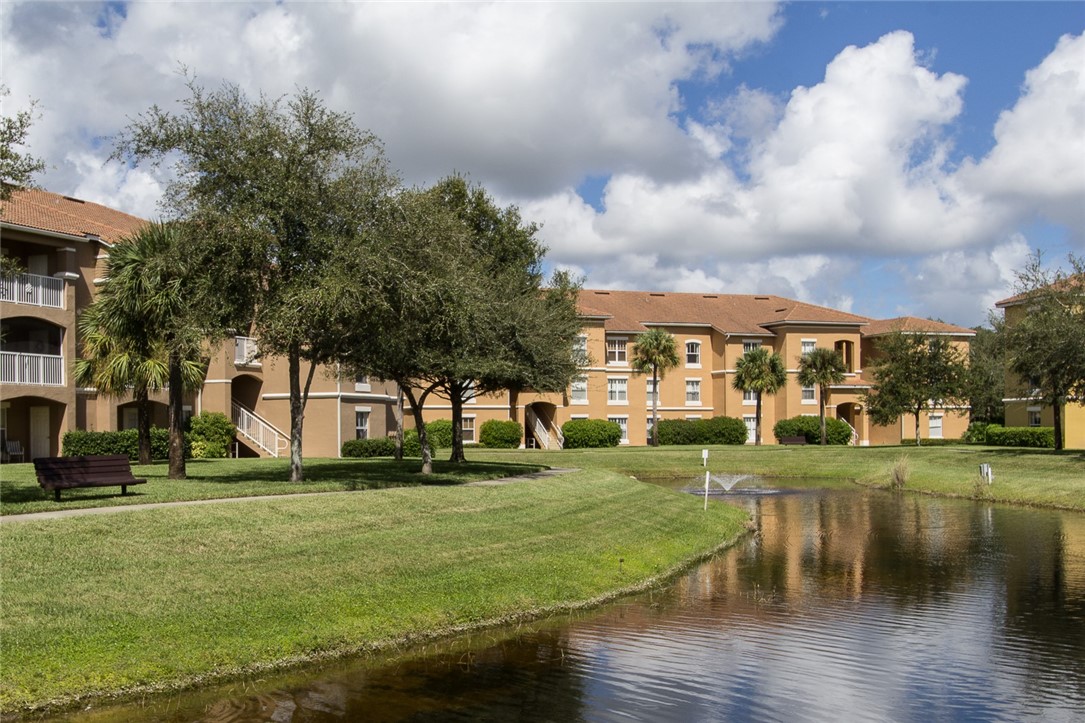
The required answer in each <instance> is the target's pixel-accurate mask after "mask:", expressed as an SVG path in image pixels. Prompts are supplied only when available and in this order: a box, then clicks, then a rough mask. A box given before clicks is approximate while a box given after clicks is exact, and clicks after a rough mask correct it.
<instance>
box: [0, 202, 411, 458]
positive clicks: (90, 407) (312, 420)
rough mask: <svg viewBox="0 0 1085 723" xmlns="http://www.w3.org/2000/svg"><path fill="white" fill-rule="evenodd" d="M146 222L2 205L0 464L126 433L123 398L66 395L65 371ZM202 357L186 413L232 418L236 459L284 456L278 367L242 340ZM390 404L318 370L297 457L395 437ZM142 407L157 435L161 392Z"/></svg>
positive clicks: (131, 422) (102, 210) (81, 209)
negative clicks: (110, 262)
mask: <svg viewBox="0 0 1085 723" xmlns="http://www.w3.org/2000/svg"><path fill="white" fill-rule="evenodd" d="M145 223H146V221H145V220H144V219H141V218H137V217H135V216H132V215H129V214H126V213H123V212H121V211H117V210H114V209H111V208H108V207H106V206H102V205H99V204H95V203H89V202H86V201H82V200H80V199H77V198H71V197H67V196H61V195H58V194H55V193H49V192H46V191H40V190H29V191H19V192H17V193H15V194H14V195H13V196H12V198H11V199H10V200H9V201H7V202H5V203H4V204H3V208H2V210H0V251H2V253H3V254H4V256H6V257H8V258H10V259H13V260H15V261H17V262H18V264H19V266H20V267H22V269H23V270H24V273H18V274H13V275H9V276H5V277H3V278H2V279H0V437H2V443H0V451H2V452H3V456H4V458H5V459H9V458H10V459H13V460H14V461H20V460H30V459H33V458H34V457H48V456H56V455H59V454H60V453H61V445H62V439H63V435H64V433H65V432H67V431H69V430H74V429H85V430H90V431H110V430H119V429H128V428H133V427H135V426H136V409H135V405H134V403H133V400H132V399H131V398H130V397H121V398H111V397H107V396H105V395H104V394H100V393H99V392H98V390H96V389H84V388H76V387H75V385H74V383H73V382H72V379H73V373H72V369H73V362H74V360H75V358H76V355H77V354H78V350H79V344H78V339H77V334H76V319H77V318H78V316H79V313H80V312H81V311H82V310H83V309H85V308H86V307H87V306H89V305H90V304H91V302H92V301H93V300H94V297H95V295H96V292H97V289H98V287H99V285H100V284H101V283H102V281H103V278H104V275H105V269H106V261H107V259H108V257H109V250H110V248H111V247H112V246H113V245H114V244H115V243H116V242H117V241H119V240H120V239H122V238H124V237H125V236H127V235H130V234H132V233H134V232H136V231H138V230H139V228H140V227H141V226H143V224H145ZM207 353H208V371H207V378H206V380H205V382H204V384H203V387H202V389H201V390H199V391H198V392H196V393H194V394H190V395H188V397H187V399H186V401H185V412H186V413H187V414H199V413H200V412H202V411H214V412H222V413H224V414H226V415H228V416H230V417H231V418H232V419H233V421H234V423H235V424H236V425H237V426H238V430H239V433H238V437H237V438H238V444H237V447H236V450H235V451H236V453H237V454H239V455H242V456H279V455H281V454H283V453H284V452H285V451H286V449H287V447H288V439H289V435H288V433H287V431H288V430H289V425H290V408H289V379H288V376H287V365H286V360H285V359H281V358H277V357H274V356H268V355H261V354H260V352H259V348H258V346H257V344H256V341H255V340H254V339H252V338H250V337H248V336H245V335H237V336H234V337H232V338H230V339H229V340H228V341H227V342H226V343H224V344H221V345H218V346H216V347H215V348H209V349H208V350H207ZM394 402H395V389H394V385H391V384H387V383H383V382H377V381H371V380H369V379H365V378H359V379H355V378H346V377H345V376H344V375H343V374H340V373H338V370H337V369H335V368H319V369H317V371H316V374H315V376H314V379H313V384H312V390H311V392H310V395H309V403H308V406H307V407H306V417H305V437H304V449H303V452H304V454H306V455H308V456H314V457H317V456H320V457H335V456H338V454H339V449H340V447H341V445H342V442H343V441H345V440H347V439H355V438H357V437H365V436H384V435H386V434H387V433H388V432H389V431H390V430H391V429H393V426H392V425H393V424H394V422H393V419H392V408H393V405H394ZM152 409H153V411H152V418H153V422H154V424H156V425H157V426H162V427H164V426H166V394H165V392H158V393H156V394H154V395H153V396H152ZM9 442H10V443H12V444H11V446H10V447H9V444H8V443H9ZM9 450H10V451H11V452H12V454H11V455H9ZM20 451H21V455H20V454H18V452H20Z"/></svg>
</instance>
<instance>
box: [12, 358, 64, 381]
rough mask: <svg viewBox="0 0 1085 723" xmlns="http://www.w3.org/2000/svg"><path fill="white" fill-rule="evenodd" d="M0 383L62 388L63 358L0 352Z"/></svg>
mask: <svg viewBox="0 0 1085 723" xmlns="http://www.w3.org/2000/svg"><path fill="white" fill-rule="evenodd" d="M0 382H3V383H5V384H39V385H42V386H47V387H62V386H64V357H62V356H53V355H52V354H18V353H16V352H12V351H4V352H0Z"/></svg>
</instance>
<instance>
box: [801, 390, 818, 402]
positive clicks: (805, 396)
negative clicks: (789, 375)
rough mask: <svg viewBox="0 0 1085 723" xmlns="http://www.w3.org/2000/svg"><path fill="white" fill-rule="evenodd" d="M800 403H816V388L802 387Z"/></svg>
mask: <svg viewBox="0 0 1085 723" xmlns="http://www.w3.org/2000/svg"><path fill="white" fill-rule="evenodd" d="M802 403H803V404H817V403H818V397H817V390H816V389H815V388H814V387H803V388H802Z"/></svg>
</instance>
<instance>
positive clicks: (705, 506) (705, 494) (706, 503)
mask: <svg viewBox="0 0 1085 723" xmlns="http://www.w3.org/2000/svg"><path fill="white" fill-rule="evenodd" d="M704 453H705V454H708V450H707V449H706V450H705V451H704ZM704 511H705V512H708V470H707V469H706V470H705V471H704Z"/></svg>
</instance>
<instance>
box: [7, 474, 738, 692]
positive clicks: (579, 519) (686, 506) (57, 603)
mask: <svg viewBox="0 0 1085 723" xmlns="http://www.w3.org/2000/svg"><path fill="white" fill-rule="evenodd" d="M215 464H216V465H217V464H222V465H224V466H228V465H227V464H226V463H225V462H219V463H215ZM329 464H331V463H329ZM209 466H214V465H209ZM269 466H271V465H269ZM309 468H310V469H315V468H319V465H311V466H310V467H309ZM237 483H238V484H239V485H240V484H242V482H241V480H237ZM190 484H201V483H198V482H192V483H190ZM214 484H227V483H226V482H224V481H219V482H216V483H214ZM266 486H267V487H271V486H272V485H270V484H267V485H266ZM743 521H744V514H743V513H742V512H741V511H739V510H738V509H737V508H734V507H731V506H729V505H710V506H709V509H708V511H707V513H706V512H704V511H702V509H701V502H700V500H698V499H696V498H694V497H692V496H686V495H680V494H675V493H673V492H669V491H667V490H664V489H662V488H660V487H657V486H654V485H649V484H643V483H639V482H636V481H633V480H630V479H628V478H627V477H623V476H621V475H618V474H614V473H612V472H608V471H604V470H585V471H582V472H576V473H571V474H567V475H563V476H560V477H555V478H548V479H543V480H536V481H532V482H525V483H518V484H509V485H501V486H492V487H465V486H447V485H446V486H427V487H410V488H399V489H388V490H374V491H369V492H364V493H349V492H348V493H340V494H329V495H319V496H310V497H292V498H284V499H267V500H254V501H252V502H248V503H246V504H244V505H210V506H208V505H203V506H195V507H185V506H182V507H169V508H157V509H153V510H132V511H127V512H118V513H116V514H112V515H108V516H81V517H71V518H65V519H59V520H46V521H26V522H13V523H8V524H4V525H2V526H0V538H2V543H3V559H2V571H3V617H2V624H0V638H2V640H3V660H2V666H0V668H2V672H0V709H2V710H5V711H17V710H26V709H28V708H31V707H41V706H48V705H65V704H68V705H70V704H72V703H73V702H74V701H76V700H78V699H80V698H85V697H88V696H94V695H96V694H103V693H116V692H121V693H123V692H128V693H133V692H136V691H140V690H152V689H158V690H162V689H168V688H170V687H173V686H180V685H184V684H194V683H200V682H207V681H211V680H214V679H220V678H224V677H231V676H236V675H238V674H240V673H242V672H252V671H255V670H261V669H271V668H273V667H276V666H282V665H284V664H288V663H290V662H301V661H305V660H311V659H314V658H319V657H322V656H326V655H334V654H344V653H350V652H355V651H364V650H367V649H371V648H373V647H375V646H379V645H381V644H386V643H388V642H390V641H401V640H405V639H414V640H417V639H421V638H422V637H424V636H434V635H440V634H446V633H448V632H452V631H454V630H457V629H463V628H465V627H469V626H474V625H478V624H481V623H492V622H497V621H512V620H517V619H526V618H527V617H529V616H533V615H538V614H539V613H540V612H545V611H548V610H558V609H563V608H568V607H572V606H578V605H583V604H585V603H591V602H598V601H599V599H600V598H602V597H605V596H612V595H614V594H615V593H617V592H619V591H628V590H631V589H634V588H637V587H638V586H643V585H645V584H647V583H649V582H651V581H654V580H659V579H661V578H662V577H665V576H667V575H668V574H670V573H673V572H674V571H675V570H676V566H679V565H683V564H688V563H689V562H691V561H692V560H693V559H696V558H698V557H699V556H702V555H703V554H705V553H706V552H708V551H711V550H713V549H716V548H718V547H719V546H721V545H723V544H726V543H728V542H730V541H732V540H733V539H735V537H736V536H737V535H738V534H740V532H741V530H742V529H743V527H742V526H743Z"/></svg>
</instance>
